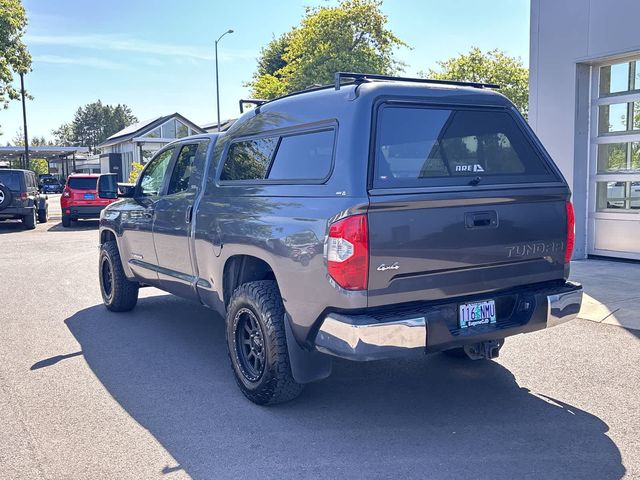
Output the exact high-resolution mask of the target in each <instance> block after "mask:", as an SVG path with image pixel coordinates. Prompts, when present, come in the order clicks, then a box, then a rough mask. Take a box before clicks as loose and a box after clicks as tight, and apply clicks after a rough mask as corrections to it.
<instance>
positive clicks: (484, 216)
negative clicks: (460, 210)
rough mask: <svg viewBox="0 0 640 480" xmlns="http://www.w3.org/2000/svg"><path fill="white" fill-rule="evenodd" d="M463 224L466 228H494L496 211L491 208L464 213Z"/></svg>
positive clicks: (496, 223) (496, 221) (496, 219)
mask: <svg viewBox="0 0 640 480" xmlns="http://www.w3.org/2000/svg"><path fill="white" fill-rule="evenodd" d="M464 226H465V227H466V228H496V227H497V226H498V213H497V212H496V211H493V210H492V211H489V212H470V213H466V214H465V216H464Z"/></svg>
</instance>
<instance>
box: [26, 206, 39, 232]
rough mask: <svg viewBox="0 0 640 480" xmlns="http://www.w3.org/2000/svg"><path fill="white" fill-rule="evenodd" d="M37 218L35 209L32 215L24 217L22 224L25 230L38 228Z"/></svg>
mask: <svg viewBox="0 0 640 480" xmlns="http://www.w3.org/2000/svg"><path fill="white" fill-rule="evenodd" d="M37 216H38V215H37V212H36V209H35V208H34V209H33V210H32V211H31V213H29V214H28V215H25V216H24V217H22V224H23V225H24V228H26V229H27V230H33V229H34V228H36V220H37Z"/></svg>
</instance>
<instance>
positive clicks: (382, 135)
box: [374, 107, 555, 188]
mask: <svg viewBox="0 0 640 480" xmlns="http://www.w3.org/2000/svg"><path fill="white" fill-rule="evenodd" d="M476 177H480V179H481V181H482V182H486V183H518V182H528V181H549V180H553V179H555V178H554V177H553V176H552V175H551V174H550V173H549V171H548V170H547V168H546V166H545V163H544V161H543V160H542V159H541V158H540V157H539V156H538V154H537V152H536V151H535V150H534V148H533V147H532V146H531V144H530V143H529V142H528V141H527V139H526V137H525V136H524V134H523V132H522V131H521V130H520V129H519V128H518V126H517V125H516V123H515V121H514V119H513V117H511V115H510V114H509V113H507V112H500V111H488V110H449V109H431V108H417V107H413V108H407V107H383V108H382V109H381V111H380V116H379V121H378V142H377V149H376V167H375V179H374V186H376V187H383V188H384V187H397V186H407V187H411V186H440V185H468V184H469V182H470V180H471V179H475V178H476Z"/></svg>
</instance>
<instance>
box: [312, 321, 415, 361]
mask: <svg viewBox="0 0 640 480" xmlns="http://www.w3.org/2000/svg"><path fill="white" fill-rule="evenodd" d="M426 346H427V331H426V319H425V318H424V317H417V318H408V319H402V320H394V321H390V322H376V323H374V322H372V323H354V322H353V320H352V318H350V317H346V316H343V315H335V314H330V315H328V316H327V317H326V318H325V319H324V321H323V322H322V325H321V326H320V331H319V332H318V336H317V337H316V347H317V348H318V350H320V351H321V352H324V353H330V354H333V355H337V356H339V357H344V358H349V359H351V360H373V359H376V358H386V357H393V356H396V355H397V354H401V353H403V352H408V351H410V350H414V349H420V350H424V348H425V347H426Z"/></svg>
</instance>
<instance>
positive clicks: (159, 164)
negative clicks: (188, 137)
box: [140, 148, 175, 197]
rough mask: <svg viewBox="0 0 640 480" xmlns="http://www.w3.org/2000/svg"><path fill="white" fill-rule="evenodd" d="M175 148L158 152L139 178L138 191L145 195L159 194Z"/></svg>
mask: <svg viewBox="0 0 640 480" xmlns="http://www.w3.org/2000/svg"><path fill="white" fill-rule="evenodd" d="M174 151H175V148H169V149H167V150H163V151H162V152H160V153H159V154H158V155H157V156H156V157H155V158H153V160H151V162H149V165H148V166H147V168H145V170H144V172H142V176H141V178H140V193H141V194H142V195H143V196H145V197H148V196H153V195H159V194H160V190H161V188H162V181H163V180H164V175H165V173H166V171H167V168H168V167H169V162H170V161H171V157H173V152H174Z"/></svg>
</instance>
